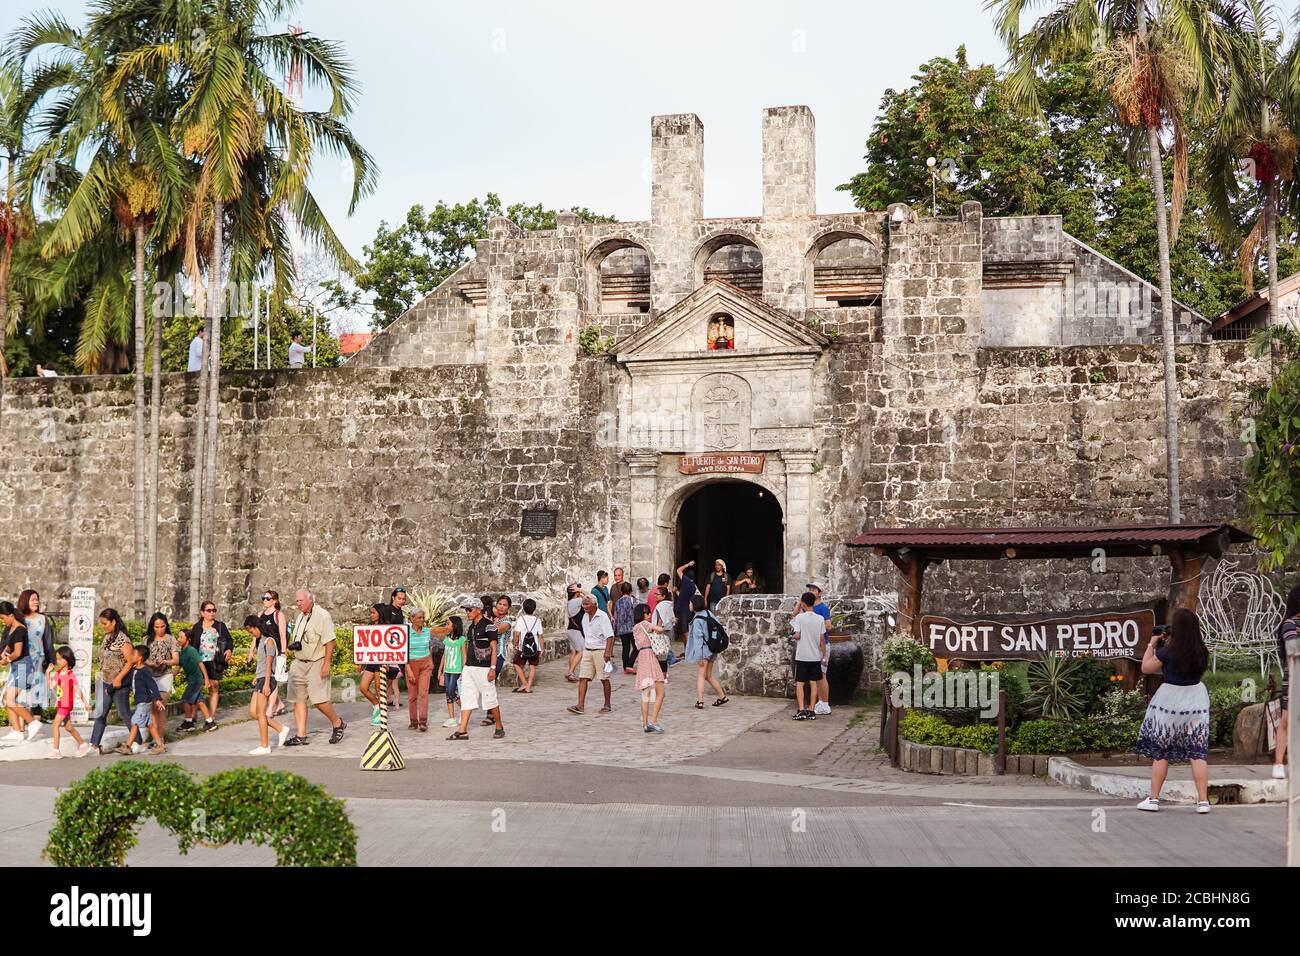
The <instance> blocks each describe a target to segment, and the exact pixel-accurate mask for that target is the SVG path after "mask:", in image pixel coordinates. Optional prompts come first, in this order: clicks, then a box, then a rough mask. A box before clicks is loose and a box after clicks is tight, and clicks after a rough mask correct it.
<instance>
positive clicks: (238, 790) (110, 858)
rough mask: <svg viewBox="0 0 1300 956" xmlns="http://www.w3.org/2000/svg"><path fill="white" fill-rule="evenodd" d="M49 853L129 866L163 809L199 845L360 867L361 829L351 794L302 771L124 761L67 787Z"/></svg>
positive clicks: (287, 862) (281, 862)
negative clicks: (346, 798)
mask: <svg viewBox="0 0 1300 956" xmlns="http://www.w3.org/2000/svg"><path fill="white" fill-rule="evenodd" d="M54 817H55V820H54V826H53V827H51V828H50V836H49V841H48V842H47V843H46V845H45V849H44V851H43V852H42V855H43V856H44V857H45V858H46V859H48V860H49V861H50V862H51V863H53V864H54V865H55V866H113V867H116V866H125V865H126V855H127V853H128V852H130V850H131V849H132V848H133V847H134V846H135V845H136V844H137V843H138V842H139V836H138V830H139V827H140V824H141V823H143V822H144V821H145V820H146V819H148V818H149V817H153V818H154V819H155V820H157V821H158V823H159V824H160V825H161V826H162V827H163V829H165V830H168V831H170V832H171V833H172V834H173V835H175V837H176V845H177V849H178V850H180V852H181V853H182V854H185V853H188V852H189V850H190V848H191V847H192V846H194V845H195V844H202V845H204V846H225V845H227V844H230V843H253V844H256V845H258V846H270V847H271V848H272V849H274V850H275V858H276V865H277V866H356V863H357V834H356V829H355V828H354V827H353V826H352V821H351V820H350V819H349V818H348V814H347V807H346V806H345V804H344V803H343V801H342V800H340V799H338V798H337V797H334V796H331V795H330V794H329V793H328V792H327V791H326V790H325V789H324V788H323V787H320V786H317V785H316V784H314V783H311V782H310V781H308V780H305V779H303V778H302V777H299V776H297V775H295V774H291V773H284V772H282V771H272V770H267V769H266V768H265V767H246V768H241V769H238V770H225V771H222V772H220V773H215V774H213V775H212V776H210V777H208V778H207V779H206V780H203V781H202V782H198V781H196V780H195V779H194V777H192V776H191V775H190V773H189V772H188V771H187V770H185V769H184V768H183V767H181V766H179V765H178V764H174V763H138V762H134V761H122V762H120V763H116V764H114V765H113V766H111V767H106V768H102V769H96V770H92V771H91V772H90V773H88V774H86V776H85V777H83V778H82V779H81V780H79V781H77V782H76V783H74V784H72V786H70V787H69V788H68V789H67V790H65V791H63V792H62V793H61V794H59V797H58V799H57V800H56V801H55V803H54Z"/></svg>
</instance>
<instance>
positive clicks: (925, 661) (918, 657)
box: [881, 637, 938, 676]
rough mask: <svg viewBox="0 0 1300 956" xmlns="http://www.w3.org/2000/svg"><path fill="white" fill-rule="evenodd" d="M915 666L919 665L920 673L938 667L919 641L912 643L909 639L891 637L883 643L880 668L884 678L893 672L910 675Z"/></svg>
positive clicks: (926, 648) (929, 652) (928, 650)
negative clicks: (883, 672) (883, 671)
mask: <svg viewBox="0 0 1300 956" xmlns="http://www.w3.org/2000/svg"><path fill="white" fill-rule="evenodd" d="M917 664H920V665H921V672H922V673H925V672H927V671H932V670H934V669H935V668H936V667H937V666H938V665H937V664H936V663H935V660H934V654H933V653H931V651H930V649H929V648H928V647H926V646H924V645H923V644H921V643H920V642H919V641H914V640H912V639H911V638H910V637H891V638H890V639H889V640H887V641H885V646H884V650H883V653H882V656H881V666H882V667H883V668H884V670H885V675H886V676H888V675H890V674H892V673H894V672H895V671H903V672H904V673H907V674H910V673H912V668H913V667H914V666H915V665H917Z"/></svg>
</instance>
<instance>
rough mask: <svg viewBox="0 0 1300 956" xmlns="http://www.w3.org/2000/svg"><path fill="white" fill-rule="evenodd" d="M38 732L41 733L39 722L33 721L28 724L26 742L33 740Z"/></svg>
mask: <svg viewBox="0 0 1300 956" xmlns="http://www.w3.org/2000/svg"><path fill="white" fill-rule="evenodd" d="M40 732H41V722H40V721H39V720H33V721H32V722H31V723H30V724H28V725H27V739H28V740H35V739H36V735H37V734H39V733H40Z"/></svg>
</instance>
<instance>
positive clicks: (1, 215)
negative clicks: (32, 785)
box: [0, 56, 31, 377]
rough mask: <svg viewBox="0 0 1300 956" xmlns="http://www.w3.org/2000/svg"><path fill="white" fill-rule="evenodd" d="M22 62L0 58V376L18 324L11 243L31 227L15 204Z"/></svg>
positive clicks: (20, 146)
mask: <svg viewBox="0 0 1300 956" xmlns="http://www.w3.org/2000/svg"><path fill="white" fill-rule="evenodd" d="M22 99H23V70H22V64H21V63H20V62H18V60H16V59H15V58H13V57H9V56H6V57H4V58H3V59H2V60H0V154H3V158H4V161H5V193H4V200H3V201H0V377H3V376H5V375H7V374H9V369H8V366H7V364H6V363H5V355H4V351H5V337H6V336H7V335H8V334H9V331H10V328H11V327H14V326H16V325H17V310H15V312H14V314H13V315H12V316H11V315H10V312H9V304H10V302H9V293H10V280H11V276H12V273H13V262H14V246H15V245H17V243H18V241H19V240H20V239H21V238H22V237H23V235H24V234H25V233H26V232H27V231H28V230H29V229H30V226H31V214H30V210H29V208H28V207H26V206H22V207H20V206H19V204H18V189H17V188H16V187H17V181H18V162H19V160H20V159H21V158H22V156H23V140H24V136H23V133H24V123H23V118H22V115H21V110H20V104H21V102H22Z"/></svg>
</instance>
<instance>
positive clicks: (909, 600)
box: [886, 551, 930, 641]
mask: <svg viewBox="0 0 1300 956" xmlns="http://www.w3.org/2000/svg"><path fill="white" fill-rule="evenodd" d="M886 554H887V555H888V557H889V560H890V561H892V562H893V564H894V567H896V568H898V574H899V576H900V577H901V578H902V579H903V580H902V582H901V585H902V586H901V587H900V588H899V589H898V619H897V620H896V621H895V622H894V634H895V635H896V636H898V637H910V638H912V639H913V640H916V641H919V640H920V639H921V587H922V584H923V582H924V579H925V569H926V567H927V565H929V563H930V562H929V561H928V560H927V559H926V558H924V557H922V556H920V555H918V554H915V553H912V552H894V551H889V552H886Z"/></svg>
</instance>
